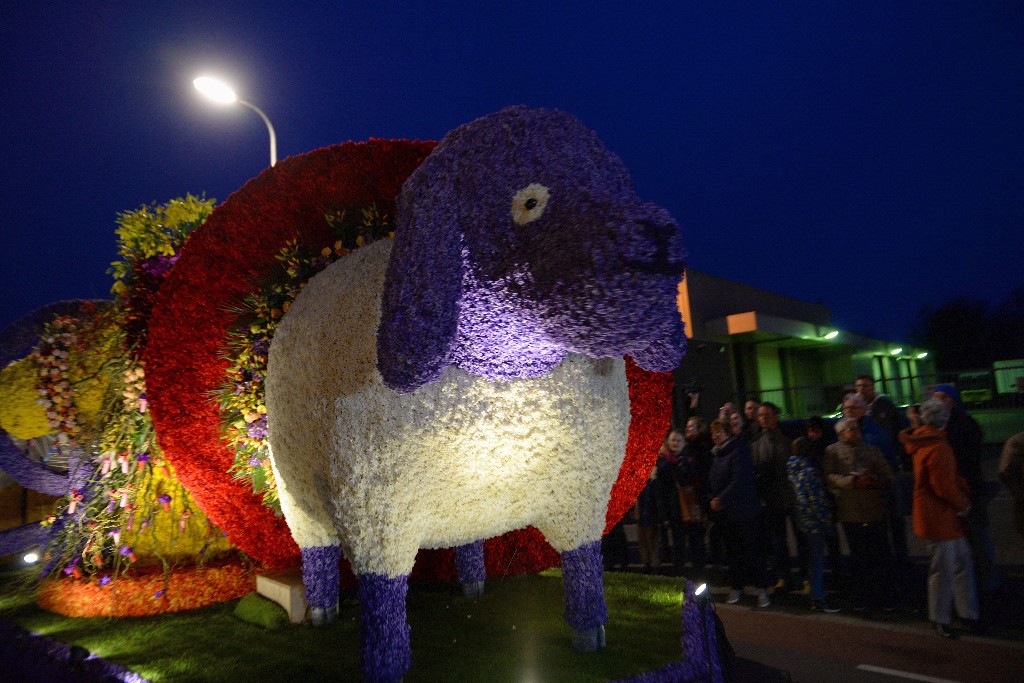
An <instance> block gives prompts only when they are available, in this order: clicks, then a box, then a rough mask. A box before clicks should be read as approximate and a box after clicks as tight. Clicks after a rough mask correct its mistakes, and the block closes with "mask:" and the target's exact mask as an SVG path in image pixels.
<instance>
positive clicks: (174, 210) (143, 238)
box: [107, 194, 217, 294]
mask: <svg viewBox="0 0 1024 683" xmlns="http://www.w3.org/2000/svg"><path fill="white" fill-rule="evenodd" d="M216 202H217V200H216V199H206V197H205V196H203V197H195V196H193V195H191V194H187V195H185V197H184V198H181V197H179V198H177V199H172V200H170V201H169V202H167V203H166V204H157V203H155V202H154V203H153V204H151V205H149V206H145V205H144V206H141V207H139V208H138V209H136V210H135V211H125V212H123V213H121V214H118V216H117V237H118V242H119V245H120V246H119V249H118V252H119V253H120V255H121V257H122V259H123V260H121V261H115V262H113V263H112V264H110V269H109V270H108V271H107V272H108V273H109V274H110V275H112V276H113V277H114V280H115V281H116V282H115V284H114V293H115V294H121V293H122V292H121V289H122V288H123V287H124V286H125V285H124V284H123V282H124V281H125V280H127V279H129V278H130V276H131V274H132V271H133V269H134V268H135V267H137V264H139V263H140V262H142V261H145V260H147V259H152V258H156V257H159V256H168V257H169V256H174V255H175V254H176V253H177V252H178V250H179V249H180V248H181V245H183V244H184V243H185V240H186V239H187V238H188V236H189V235H190V234H191V233H192V231H193V230H195V229H196V228H198V227H199V226H200V225H202V224H203V221H205V220H206V217H207V216H209V215H210V212H211V211H213V205H214V204H215V203H216Z"/></svg>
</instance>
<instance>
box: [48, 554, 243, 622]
mask: <svg viewBox="0 0 1024 683" xmlns="http://www.w3.org/2000/svg"><path fill="white" fill-rule="evenodd" d="M101 582H102V579H100V580H96V579H90V580H82V579H74V578H61V579H53V580H48V581H46V582H44V583H43V584H42V586H41V588H40V589H39V593H38V597H37V601H38V604H39V606H40V607H42V608H43V609H45V610H49V611H50V612H55V613H57V614H61V615H63V616H66V617H143V616H152V615H155V614H169V613H173V612H185V611H187V610H193V609H198V608H200V607H206V606H208V605H212V604H215V603H218V602H225V601H227V600H235V599H236V598H241V597H243V596H245V595H248V594H249V593H252V592H253V591H254V590H256V576H255V574H253V572H252V571H251V570H249V569H247V568H245V567H243V566H242V565H240V564H233V563H232V564H216V565H213V564H211V565H204V566H193V567H180V568H175V570H174V571H173V572H171V573H170V574H169V576H168V577H167V578H166V579H165V578H164V573H163V570H162V569H160V568H158V567H154V568H153V569H152V570H148V571H147V570H145V569H143V570H133V571H132V572H129V573H126V574H122V575H121V576H119V577H118V578H117V580H116V581H111V582H109V583H107V584H106V585H100V584H101Z"/></svg>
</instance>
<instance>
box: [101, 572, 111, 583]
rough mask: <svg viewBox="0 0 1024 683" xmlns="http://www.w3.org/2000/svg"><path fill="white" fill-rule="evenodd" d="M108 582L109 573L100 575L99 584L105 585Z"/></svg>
mask: <svg viewBox="0 0 1024 683" xmlns="http://www.w3.org/2000/svg"><path fill="white" fill-rule="evenodd" d="M108 583H110V575H109V574H104V575H102V576H101V577H100V585H101V586H106V585H107V584H108Z"/></svg>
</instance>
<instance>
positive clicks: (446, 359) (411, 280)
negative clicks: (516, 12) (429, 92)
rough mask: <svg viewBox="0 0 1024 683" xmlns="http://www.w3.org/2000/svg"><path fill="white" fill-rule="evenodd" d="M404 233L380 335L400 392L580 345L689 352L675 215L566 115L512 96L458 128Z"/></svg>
mask: <svg viewBox="0 0 1024 683" xmlns="http://www.w3.org/2000/svg"><path fill="white" fill-rule="evenodd" d="M496 150H502V151H505V152H506V153H505V154H496V153H495V151H496ZM395 232H396V235H395V244H394V247H393V253H392V258H391V262H390V265H389V266H388V271H387V277H386V281H385V287H384V298H383V305H382V310H383V318H382V320H381V323H380V328H379V333H378V341H377V350H378V355H377V358H378V369H379V371H380V374H381V376H382V378H383V380H384V383H385V384H386V385H387V386H388V387H390V388H392V389H394V390H395V391H399V392H409V391H414V390H415V389H417V388H418V387H420V386H422V385H424V384H426V383H427V382H431V381H433V380H436V379H437V378H438V377H439V376H440V374H441V372H442V371H443V369H444V368H445V367H447V366H449V365H455V366H458V367H460V368H462V369H464V370H466V371H467V372H470V373H472V374H475V375H479V376H482V377H486V378H489V379H496V380H506V379H515V378H530V377H537V376H540V375H542V374H545V373H547V372H549V371H550V370H551V368H552V367H554V366H555V365H557V364H558V363H559V362H560V361H561V360H562V358H564V357H565V355H566V354H567V353H580V354H585V355H587V356H591V357H596V358H602V357H615V356H623V355H631V356H632V357H633V358H634V360H636V361H637V363H638V364H639V365H640V366H641V367H643V368H644V369H647V370H654V371H669V370H672V369H674V368H675V367H676V366H677V365H678V364H679V360H680V359H681V357H682V355H683V351H684V348H685V334H684V332H683V323H682V320H681V318H680V316H679V313H678V311H677V310H676V305H675V301H676V288H677V286H678V284H679V280H680V278H681V276H682V272H683V257H684V251H683V245H682V238H681V236H680V234H679V230H678V227H677V226H676V224H675V221H673V220H672V217H671V216H670V215H669V214H668V212H666V211H665V210H664V209H662V208H660V207H658V206H655V205H653V204H650V203H647V202H643V201H641V200H640V199H639V198H638V197H637V196H636V192H635V191H634V189H633V185H632V182H631V180H630V177H629V173H628V172H627V170H626V168H625V166H624V165H623V164H622V161H621V160H620V159H619V158H618V157H617V156H615V155H614V154H612V153H611V152H610V151H608V149H607V148H606V147H605V146H604V145H603V144H602V143H601V141H600V140H599V139H598V138H597V136H596V135H595V134H594V133H593V132H591V131H590V130H588V129H586V128H585V127H584V126H583V124H581V123H580V122H579V120H577V119H576V118H574V117H573V116H570V115H569V114H566V113H563V112H559V111H552V110H543V109H529V108H526V107H521V106H520V107H509V108H507V109H503V110H502V111H500V112H497V113H495V114H492V115H490V116H485V117H483V118H481V119H478V120H476V121H473V122H472V123H469V124H466V125H464V126H461V127H460V128H457V129H456V130H454V131H452V132H451V133H449V134H448V135H447V136H446V137H445V138H444V140H442V142H441V143H440V144H439V145H438V146H437V148H436V149H435V150H434V152H433V153H432V154H431V155H430V156H429V157H427V159H426V161H424V163H423V164H422V166H420V167H419V168H418V169H417V170H416V171H415V172H414V173H413V175H412V176H410V178H409V179H408V180H407V181H406V183H405V185H404V187H403V189H402V194H401V196H400V197H399V202H398V225H397V229H396V231H395ZM424 274H429V278H430V287H429V288H427V287H424V286H423V283H424V279H423V278H424Z"/></svg>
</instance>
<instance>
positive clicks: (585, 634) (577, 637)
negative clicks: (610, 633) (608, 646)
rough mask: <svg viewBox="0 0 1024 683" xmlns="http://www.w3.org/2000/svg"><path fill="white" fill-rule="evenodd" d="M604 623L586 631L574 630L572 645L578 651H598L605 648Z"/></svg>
mask: <svg viewBox="0 0 1024 683" xmlns="http://www.w3.org/2000/svg"><path fill="white" fill-rule="evenodd" d="M604 645H605V643H604V625H603V624H601V625H599V626H595V627H594V628H588V629H587V630H586V631H577V630H576V629H573V630H572V646H573V647H574V648H576V651H577V652H597V651H598V650H603V649H604Z"/></svg>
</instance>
